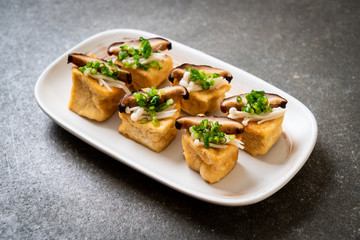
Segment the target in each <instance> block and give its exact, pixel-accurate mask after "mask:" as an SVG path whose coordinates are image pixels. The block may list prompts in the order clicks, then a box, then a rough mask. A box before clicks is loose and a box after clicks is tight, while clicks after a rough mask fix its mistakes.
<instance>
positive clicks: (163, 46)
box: [107, 37, 171, 55]
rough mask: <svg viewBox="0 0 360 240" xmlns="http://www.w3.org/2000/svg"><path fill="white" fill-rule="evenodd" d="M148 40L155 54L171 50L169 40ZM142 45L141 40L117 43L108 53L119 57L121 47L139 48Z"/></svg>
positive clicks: (112, 45) (110, 47)
mask: <svg viewBox="0 0 360 240" xmlns="http://www.w3.org/2000/svg"><path fill="white" fill-rule="evenodd" d="M147 40H148V41H149V43H150V45H151V48H152V51H153V52H161V51H165V50H170V49H171V42H169V41H168V40H166V39H164V38H159V37H157V38H149V39H147ZM140 43H141V41H140V40H131V41H127V42H115V43H112V44H111V45H110V46H109V48H108V50H107V52H108V54H109V55H118V54H119V52H120V50H121V49H120V46H122V45H124V44H127V45H128V46H129V47H134V48H139V47H140Z"/></svg>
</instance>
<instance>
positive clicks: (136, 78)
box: [116, 55, 173, 90]
mask: <svg viewBox="0 0 360 240" xmlns="http://www.w3.org/2000/svg"><path fill="white" fill-rule="evenodd" d="M116 64H118V65H120V66H121V67H122V68H124V69H125V70H127V71H128V72H130V73H131V78H132V86H133V87H134V89H135V90H139V89H142V88H151V87H158V86H159V85H160V84H161V83H163V82H164V81H167V78H168V75H169V72H170V71H171V69H172V68H173V61H172V59H171V57H169V56H168V55H165V59H164V60H162V61H161V64H162V68H161V69H160V70H159V68H158V67H157V66H155V67H150V68H149V69H148V70H144V69H141V68H136V69H133V68H125V65H124V64H123V63H122V62H118V61H117V62H116Z"/></svg>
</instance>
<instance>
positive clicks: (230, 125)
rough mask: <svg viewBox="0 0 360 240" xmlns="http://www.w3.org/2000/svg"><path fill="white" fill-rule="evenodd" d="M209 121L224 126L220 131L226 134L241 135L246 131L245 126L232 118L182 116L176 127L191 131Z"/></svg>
mask: <svg viewBox="0 0 360 240" xmlns="http://www.w3.org/2000/svg"><path fill="white" fill-rule="evenodd" d="M205 119H207V120H209V121H211V122H214V123H215V122H219V124H221V125H222V126H221V127H220V131H222V132H224V133H226V134H240V133H242V132H243V131H244V126H243V125H242V124H241V123H240V122H238V121H235V120H233V119H231V118H228V117H224V116H217V117H215V116H182V117H179V118H177V119H176V121H175V127H176V128H177V129H179V130H180V129H189V128H190V127H192V126H198V125H200V123H201V121H202V120H205Z"/></svg>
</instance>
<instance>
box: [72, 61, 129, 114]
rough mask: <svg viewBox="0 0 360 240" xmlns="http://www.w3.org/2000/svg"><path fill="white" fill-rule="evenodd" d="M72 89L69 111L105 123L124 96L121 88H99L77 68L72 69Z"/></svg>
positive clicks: (98, 85) (92, 79) (96, 81)
mask: <svg viewBox="0 0 360 240" xmlns="http://www.w3.org/2000/svg"><path fill="white" fill-rule="evenodd" d="M72 82H73V85H72V89H71V95H70V102H69V109H70V110H71V111H73V112H75V113H77V114H78V115H80V116H83V117H87V118H89V119H92V120H96V121H105V120H107V119H108V118H110V117H111V116H112V115H113V113H114V112H115V111H116V110H117V106H118V103H119V101H120V99H121V98H123V97H124V96H125V91H124V90H123V89H121V88H116V87H110V88H111V90H112V92H111V91H109V90H108V89H107V88H106V87H105V86H100V84H99V82H98V80H96V79H94V78H91V77H87V76H85V75H84V74H83V73H82V72H80V71H79V69H78V68H77V67H73V68H72Z"/></svg>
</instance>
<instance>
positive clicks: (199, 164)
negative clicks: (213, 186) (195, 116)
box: [182, 131, 239, 183]
mask: <svg viewBox="0 0 360 240" xmlns="http://www.w3.org/2000/svg"><path fill="white" fill-rule="evenodd" d="M182 145H183V149H184V156H185V159H186V163H187V165H188V166H189V167H190V168H191V169H193V170H194V171H196V172H199V173H200V176H201V177H202V178H203V179H204V180H205V181H207V182H209V183H216V182H218V181H220V180H221V179H223V178H224V177H225V176H226V175H227V174H228V173H229V172H230V171H231V170H232V169H233V168H234V167H235V165H236V162H237V160H238V153H239V149H238V148H237V147H236V146H234V145H228V147H227V148H218V149H215V148H209V149H206V148H205V147H204V146H196V145H195V144H194V139H193V138H192V137H191V134H190V133H189V131H187V132H186V133H185V134H184V135H183V136H182Z"/></svg>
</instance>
